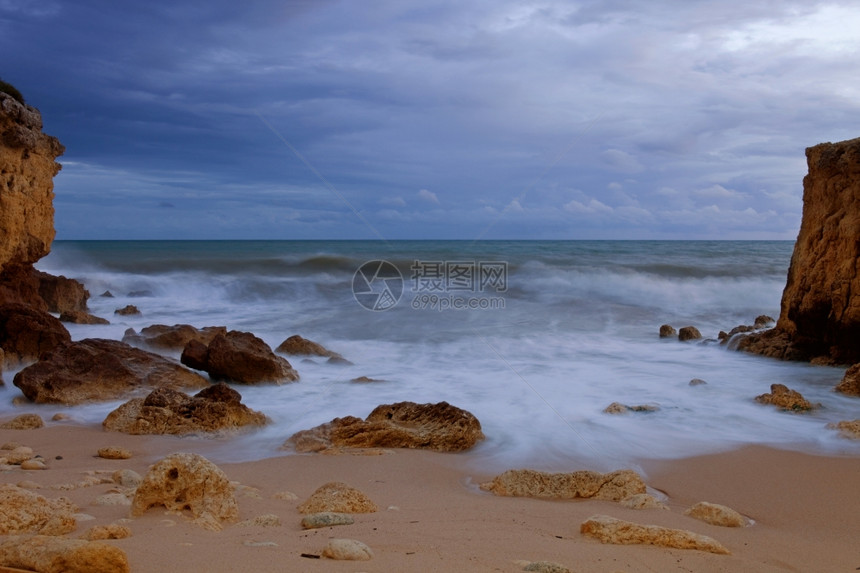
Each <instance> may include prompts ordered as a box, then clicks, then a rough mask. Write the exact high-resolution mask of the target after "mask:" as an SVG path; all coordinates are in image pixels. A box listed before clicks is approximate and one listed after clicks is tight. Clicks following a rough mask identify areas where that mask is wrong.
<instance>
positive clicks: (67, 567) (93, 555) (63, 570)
mask: <svg viewBox="0 0 860 573" xmlns="http://www.w3.org/2000/svg"><path fill="white" fill-rule="evenodd" d="M0 564H1V565H3V566H4V567H13V568H14V569H15V570H16V571H17V570H26V571H38V572H39V573H128V572H129V571H131V568H130V567H129V564H128V557H127V556H126V554H125V552H124V551H123V550H122V549H120V548H118V547H114V546H113V545H108V544H107V543H102V542H101V541H88V540H86V539H66V538H64V537H50V536H45V535H36V536H14V537H10V538H9V539H6V540H5V541H3V543H2V544H0Z"/></svg>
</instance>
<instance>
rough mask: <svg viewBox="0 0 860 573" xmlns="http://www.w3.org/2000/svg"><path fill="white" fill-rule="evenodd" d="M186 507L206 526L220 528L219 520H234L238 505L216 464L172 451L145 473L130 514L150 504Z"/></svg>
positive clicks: (186, 509) (171, 509) (229, 485)
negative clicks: (172, 452)
mask: <svg viewBox="0 0 860 573" xmlns="http://www.w3.org/2000/svg"><path fill="white" fill-rule="evenodd" d="M157 506H163V507H165V508H167V509H168V510H169V511H178V512H182V511H189V512H191V515H192V516H193V517H194V518H196V520H197V522H198V523H199V524H201V525H202V526H203V527H204V528H206V529H211V530H219V529H221V527H222V526H221V522H223V521H230V522H232V521H236V520H237V519H238V517H239V505H238V503H237V502H236V496H235V493H234V490H233V485H232V484H231V483H230V480H229V479H227V476H226V475H224V472H222V471H221V469H220V468H218V466H216V465H215V464H213V463H212V462H210V461H209V460H207V459H206V458H204V457H203V456H200V455H198V454H189V453H179V454H171V455H169V456H167V457H166V458H164V459H163V460H161V461H160V462H158V463H156V464H155V465H154V466H152V468H150V470H149V472H147V474H146V475H145V476H144V478H143V481H142V482H141V484H140V485H139V486H138V488H137V490H136V492H135V494H134V499H133V500H132V502H131V514H132V515H133V516H140V515H143V514H144V512H146V510H147V509H149V508H150V507H157Z"/></svg>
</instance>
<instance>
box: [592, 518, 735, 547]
mask: <svg viewBox="0 0 860 573" xmlns="http://www.w3.org/2000/svg"><path fill="white" fill-rule="evenodd" d="M579 531H580V533H582V534H583V535H587V536H589V537H594V538H596V539H598V540H600V541H601V542H602V543H613V544H615V545H659V546H661V547H672V548H675V549H697V550H699V551H708V552H710V553H717V554H721V555H728V554H729V550H728V549H726V548H725V547H724V546H723V545H722V544H721V543H720V542H719V541H716V540H715V539H712V538H710V537H708V536H707V535H701V534H698V533H694V532H692V531H685V530H683V529H670V528H668V527H660V526H658V525H641V524H638V523H632V522H630V521H623V520H621V519H616V518H614V517H609V516H608V515H593V516H591V517H589V518H588V519H587V520H586V521H584V522H583V523H582V526H581V527H580V529H579Z"/></svg>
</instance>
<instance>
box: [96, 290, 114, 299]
mask: <svg viewBox="0 0 860 573" xmlns="http://www.w3.org/2000/svg"><path fill="white" fill-rule="evenodd" d="M99 296H103V297H105V298H113V293H112V292H111V291H109V290H106V291H104V292H103V293H102V294H100V295H99Z"/></svg>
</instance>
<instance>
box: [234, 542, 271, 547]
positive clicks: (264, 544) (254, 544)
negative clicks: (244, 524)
mask: <svg viewBox="0 0 860 573" xmlns="http://www.w3.org/2000/svg"><path fill="white" fill-rule="evenodd" d="M242 545H244V546H245V547H277V546H278V544H277V543H275V542H274V541H245V542H243V543H242Z"/></svg>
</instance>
